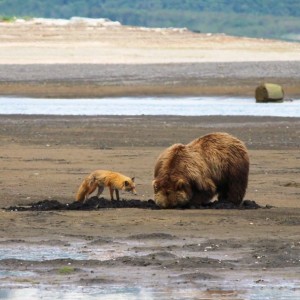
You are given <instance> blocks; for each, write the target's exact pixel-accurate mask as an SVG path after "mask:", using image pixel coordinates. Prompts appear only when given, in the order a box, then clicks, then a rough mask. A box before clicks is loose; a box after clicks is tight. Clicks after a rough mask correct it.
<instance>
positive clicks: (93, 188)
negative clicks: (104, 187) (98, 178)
mask: <svg viewBox="0 0 300 300" xmlns="http://www.w3.org/2000/svg"><path fill="white" fill-rule="evenodd" d="M97 186H98V184H97V182H94V183H93V184H91V185H90V186H89V189H88V192H87V193H86V195H85V200H87V199H88V197H89V195H90V194H91V193H93V192H94V191H95V189H96V188H97Z"/></svg>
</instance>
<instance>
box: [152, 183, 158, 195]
mask: <svg viewBox="0 0 300 300" xmlns="http://www.w3.org/2000/svg"><path fill="white" fill-rule="evenodd" d="M152 186H153V189H154V192H155V193H157V191H158V188H157V184H156V180H153V181H152Z"/></svg>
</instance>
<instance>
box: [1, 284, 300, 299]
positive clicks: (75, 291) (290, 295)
mask: <svg viewBox="0 0 300 300" xmlns="http://www.w3.org/2000/svg"><path fill="white" fill-rule="evenodd" d="M299 297H300V290H299V289H291V288H284V287H252V288H251V289H249V287H248V289H244V290H226V289H225V287H224V290H222V289H211V290H210V289H208V290H201V289H196V288H195V289H184V288H177V287H169V288H168V289H158V290H155V289H150V288H138V287H133V288H130V287H124V286H118V287H111V286H109V287H106V288H105V287H104V288H103V287H90V288H80V287H69V289H68V290H67V289H66V288H62V289H57V288H56V289H54V288H51V289H49V287H48V288H47V287H42V288H18V289H0V299H7V300H17V299H22V300H38V299H45V300H46V299H51V300H52V299H66V300H67V299H86V300H90V299H101V300H127V299H131V300H156V299H157V300H158V299H159V300H164V299H166V300H167V299H168V300H169V299H174V300H176V299H178V300H179V299H180V300H184V299H199V300H201V299H203V300H204V299H206V300H221V299H222V300H227V299H228V300H229V299H231V300H247V299H249V300H250V299H251V300H262V299H264V300H265V299H281V300H297V299H300V298H299Z"/></svg>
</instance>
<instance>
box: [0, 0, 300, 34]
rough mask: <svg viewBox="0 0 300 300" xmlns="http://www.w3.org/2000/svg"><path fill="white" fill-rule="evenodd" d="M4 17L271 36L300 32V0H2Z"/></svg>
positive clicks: (0, 10)
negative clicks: (80, 19) (76, 18)
mask: <svg viewBox="0 0 300 300" xmlns="http://www.w3.org/2000/svg"><path fill="white" fill-rule="evenodd" d="M0 16H2V20H4V18H7V19H8V18H9V17H12V16H15V17H44V18H65V19H68V18H71V17H73V16H81V17H89V18H109V19H111V20H113V21H120V22H121V23H122V24H124V25H133V26H147V27H187V28H189V29H190V30H193V31H197V32H211V33H216V32H218V33H226V34H232V35H244V36H250V37H266V38H284V37H288V36H292V35H293V34H294V35H297V34H298V35H299V32H300V21H299V17H300V1H297V0H285V1H278V0H214V1H207V0H148V1H144V0H51V1H49V0H26V1H24V0H0Z"/></svg>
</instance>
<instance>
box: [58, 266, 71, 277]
mask: <svg viewBox="0 0 300 300" xmlns="http://www.w3.org/2000/svg"><path fill="white" fill-rule="evenodd" d="M74 272H75V268H73V267H70V266H64V267H61V268H60V269H59V270H58V273H59V274H61V275H69V274H71V273H74Z"/></svg>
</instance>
